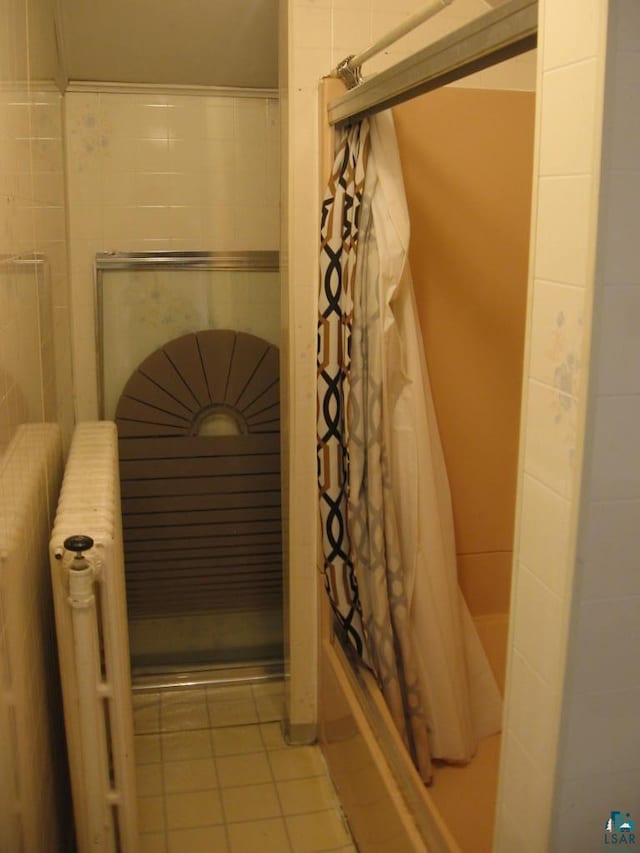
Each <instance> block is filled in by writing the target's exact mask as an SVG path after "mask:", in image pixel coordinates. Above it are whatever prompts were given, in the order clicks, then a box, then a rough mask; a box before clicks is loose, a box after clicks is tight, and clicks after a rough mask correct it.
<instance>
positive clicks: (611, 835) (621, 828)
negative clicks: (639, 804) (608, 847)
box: [604, 812, 636, 845]
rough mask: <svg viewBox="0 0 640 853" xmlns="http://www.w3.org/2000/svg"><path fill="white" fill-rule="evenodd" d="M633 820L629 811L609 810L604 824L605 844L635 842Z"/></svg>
mask: <svg viewBox="0 0 640 853" xmlns="http://www.w3.org/2000/svg"><path fill="white" fill-rule="evenodd" d="M633 827H634V822H633V821H632V820H631V814H630V813H629V812H625V813H624V814H623V813H622V812H611V814H610V815H609V817H608V818H607V821H606V823H605V825H604V843H605V844H627V845H629V844H635V843H636V836H635V834H634V831H633Z"/></svg>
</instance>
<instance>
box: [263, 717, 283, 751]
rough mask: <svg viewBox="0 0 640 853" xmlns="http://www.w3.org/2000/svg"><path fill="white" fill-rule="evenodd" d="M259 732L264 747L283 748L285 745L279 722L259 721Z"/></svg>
mask: <svg viewBox="0 0 640 853" xmlns="http://www.w3.org/2000/svg"><path fill="white" fill-rule="evenodd" d="M260 734H261V735H262V742H263V743H264V745H265V747H266V749H284V748H285V747H286V745H287V744H286V742H285V739H284V737H283V736H282V728H281V726H280V723H279V722H273V723H260Z"/></svg>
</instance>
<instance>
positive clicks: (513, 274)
mask: <svg viewBox="0 0 640 853" xmlns="http://www.w3.org/2000/svg"><path fill="white" fill-rule="evenodd" d="M534 103H535V96H534V94H533V93H532V92H508V91H490V90H486V89H484V90H481V89H442V90H440V91H437V92H432V93H430V94H428V95H423V96H422V97H419V98H415V99H413V100H411V101H409V102H407V103H405V104H402V105H401V106H400V107H396V108H394V116H395V123H396V130H397V134H398V144H399V147H400V154H401V158H402V169H403V175H404V181H405V191H406V195H407V203H408V206H409V213H410V218H411V237H412V239H411V242H410V249H409V256H410V262H411V271H412V275H413V282H414V290H415V294H416V301H417V306H418V314H419V319H420V324H421V327H422V334H423V340H424V347H425V354H426V356H427V363H428V366H429V374H430V379H431V388H432V391H433V397H434V403H435V407H436V411H437V413H438V424H439V427H440V435H441V439H442V444H443V449H444V454H445V459H446V463H447V471H448V474H449V482H450V485H451V497H452V503H453V515H454V524H455V532H456V545H457V553H458V571H459V577H460V583H461V587H462V590H463V592H464V594H465V597H466V599H467V603H468V605H469V608H470V610H471V612H472V614H473V615H474V616H475V615H483V614H487V613H506V612H507V610H508V607H509V589H510V575H511V562H512V549H513V519H514V510H515V488H516V473H517V460H518V426H519V416H520V399H521V393H522V354H523V345H524V324H525V309H526V299H527V264H528V254H529V217H530V211H531V177H532V158H533V120H534Z"/></svg>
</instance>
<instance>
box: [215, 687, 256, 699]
mask: <svg viewBox="0 0 640 853" xmlns="http://www.w3.org/2000/svg"><path fill="white" fill-rule="evenodd" d="M206 694H207V701H209V702H235V701H237V700H242V699H244V700H245V701H249V700H251V699H253V691H252V690H251V685H250V684H231V685H228V686H226V687H207V688H206Z"/></svg>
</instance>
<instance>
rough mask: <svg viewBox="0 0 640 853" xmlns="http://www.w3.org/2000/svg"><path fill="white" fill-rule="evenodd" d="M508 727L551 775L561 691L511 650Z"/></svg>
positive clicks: (540, 765) (538, 763) (540, 766)
mask: <svg viewBox="0 0 640 853" xmlns="http://www.w3.org/2000/svg"><path fill="white" fill-rule="evenodd" d="M509 681H510V696H511V701H510V703H509V717H508V727H509V730H510V731H512V732H513V734H514V735H515V737H516V738H517V739H518V741H519V742H520V743H521V744H526V749H527V751H528V753H529V755H531V756H533V757H535V761H536V764H537V766H538V767H539V768H542V769H544V770H545V771H546V772H547V773H548V774H551V773H552V772H553V769H554V762H555V743H556V737H557V727H558V721H559V710H560V691H559V690H558V689H557V688H555V689H552V688H551V687H550V686H549V684H547V682H546V681H544V680H543V679H542V678H541V677H540V675H538V673H537V672H535V671H534V670H533V669H532V668H531V667H530V666H529V664H528V663H527V661H526V660H525V659H524V657H523V656H522V655H521V654H520V653H519V652H515V651H514V652H513V654H512V658H511V668H510V671H509Z"/></svg>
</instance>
